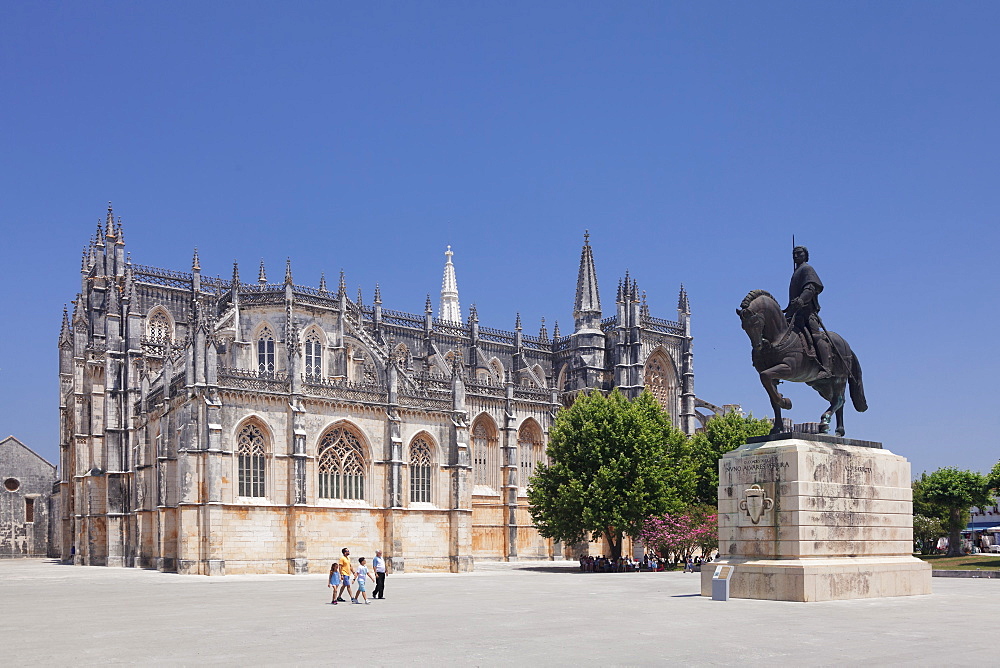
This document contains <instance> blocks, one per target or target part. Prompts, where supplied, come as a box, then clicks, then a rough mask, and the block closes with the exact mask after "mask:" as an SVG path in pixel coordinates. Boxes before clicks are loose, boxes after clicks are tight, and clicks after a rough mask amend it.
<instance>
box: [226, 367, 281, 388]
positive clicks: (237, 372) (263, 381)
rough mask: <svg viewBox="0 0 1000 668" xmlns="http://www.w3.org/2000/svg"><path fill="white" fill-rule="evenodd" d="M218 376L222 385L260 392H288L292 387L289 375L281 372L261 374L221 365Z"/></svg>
mask: <svg viewBox="0 0 1000 668" xmlns="http://www.w3.org/2000/svg"><path fill="white" fill-rule="evenodd" d="M218 376H219V386H220V387H231V388H234V389H237V390H255V391H258V392H288V391H290V389H291V387H290V384H289V382H288V376H287V375H286V374H284V373H280V372H278V373H272V374H264V375H261V374H259V373H257V372H256V371H252V370H249V369H234V368H232V367H219V373H218Z"/></svg>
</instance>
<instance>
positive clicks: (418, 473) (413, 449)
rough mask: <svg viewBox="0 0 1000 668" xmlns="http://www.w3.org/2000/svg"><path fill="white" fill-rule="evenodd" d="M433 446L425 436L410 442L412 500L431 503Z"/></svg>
mask: <svg viewBox="0 0 1000 668" xmlns="http://www.w3.org/2000/svg"><path fill="white" fill-rule="evenodd" d="M430 500H431V446H430V444H429V443H428V442H427V441H426V440H425V439H423V438H417V439H414V441H413V443H411V444H410V501H411V502H423V503H430Z"/></svg>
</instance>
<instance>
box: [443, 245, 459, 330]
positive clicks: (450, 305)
mask: <svg viewBox="0 0 1000 668" xmlns="http://www.w3.org/2000/svg"><path fill="white" fill-rule="evenodd" d="M452 255H454V253H452V252H451V246H448V250H446V251H445V252H444V256H445V257H446V258H447V260H446V261H445V263H444V277H443V278H442V279H441V308H440V310H439V311H438V317H439V318H441V320H444V321H446V322H457V323H459V324H461V322H462V309H461V308H460V307H459V305H458V282H457V281H456V280H455V265H454V264H452V261H451V256H452Z"/></svg>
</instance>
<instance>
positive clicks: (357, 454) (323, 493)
mask: <svg viewBox="0 0 1000 668" xmlns="http://www.w3.org/2000/svg"><path fill="white" fill-rule="evenodd" d="M363 453H364V448H362V447H361V441H360V440H359V439H358V437H357V436H356V435H355V434H354V433H353V432H351V431H349V430H348V429H345V428H344V427H335V428H333V429H331V430H329V431H328V432H326V434H324V435H323V438H322V439H321V440H320V443H319V496H320V498H321V499H364V498H365V459H364V454H363Z"/></svg>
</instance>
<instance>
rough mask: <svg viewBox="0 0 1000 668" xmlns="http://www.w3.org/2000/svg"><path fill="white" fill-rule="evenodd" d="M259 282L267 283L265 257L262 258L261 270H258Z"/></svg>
mask: <svg viewBox="0 0 1000 668" xmlns="http://www.w3.org/2000/svg"><path fill="white" fill-rule="evenodd" d="M257 282H258V283H260V284H261V285H264V284H265V283H267V274H266V273H265V272H264V258H261V259H260V271H258V272H257Z"/></svg>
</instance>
